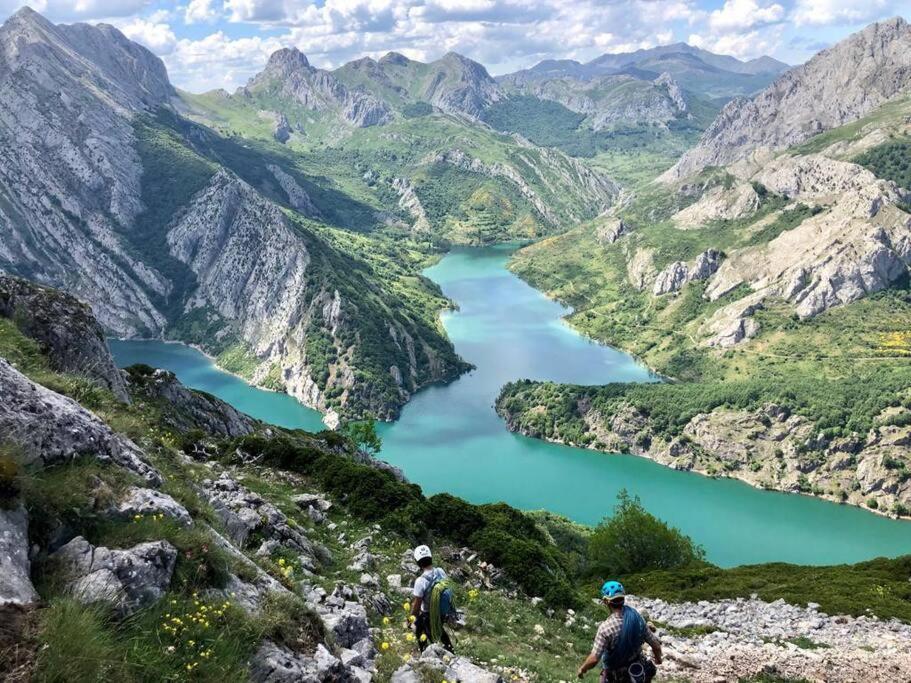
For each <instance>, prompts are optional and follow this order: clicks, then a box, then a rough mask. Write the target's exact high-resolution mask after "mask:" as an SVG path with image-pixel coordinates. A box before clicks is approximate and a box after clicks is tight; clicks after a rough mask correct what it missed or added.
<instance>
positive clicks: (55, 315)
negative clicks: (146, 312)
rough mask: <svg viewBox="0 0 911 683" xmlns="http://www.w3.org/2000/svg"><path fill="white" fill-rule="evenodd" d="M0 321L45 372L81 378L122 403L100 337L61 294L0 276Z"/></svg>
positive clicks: (122, 390) (85, 312)
mask: <svg viewBox="0 0 911 683" xmlns="http://www.w3.org/2000/svg"><path fill="white" fill-rule="evenodd" d="M0 316H2V317H4V318H10V319H11V320H13V321H14V322H15V323H16V326H17V327H18V328H19V330H20V331H21V332H22V333H23V334H24V335H25V336H27V337H30V338H32V339H34V340H35V341H37V342H38V344H39V345H40V346H41V350H42V352H43V353H44V354H45V355H46V356H47V359H48V362H49V363H50V365H51V367H52V368H53V369H54V370H56V371H58V372H63V373H69V374H75V375H81V376H83V377H87V378H89V379H90V380H92V381H93V382H95V383H96V384H98V385H99V386H102V387H104V388H106V389H110V390H111V393H113V394H114V396H116V397H117V398H118V399H120V400H121V401H123V402H125V403H128V402H129V400H130V398H129V395H128V394H127V389H126V385H125V383H124V381H123V376H122V375H121V374H120V370H119V369H118V368H117V365H116V364H115V363H114V359H113V357H112V356H111V352H110V350H109V349H108V345H107V342H106V341H105V338H104V331H103V330H102V329H101V326H100V325H99V324H98V321H97V320H95V316H94V315H92V311H91V309H89V307H88V306H86V305H85V304H84V303H82V302H81V301H79V300H78V299H76V298H75V297H72V296H70V295H69V294H66V293H64V292H61V291H58V290H55V289H50V288H48V287H41V286H39V285H36V284H33V283H31V282H28V281H27V280H22V279H20V278H15V277H10V276H6V275H2V274H0Z"/></svg>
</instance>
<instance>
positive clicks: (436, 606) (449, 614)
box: [423, 569, 458, 642]
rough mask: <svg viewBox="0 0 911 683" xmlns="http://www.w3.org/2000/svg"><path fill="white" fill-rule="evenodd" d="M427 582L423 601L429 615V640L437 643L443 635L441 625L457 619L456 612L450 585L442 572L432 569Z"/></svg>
mask: <svg viewBox="0 0 911 683" xmlns="http://www.w3.org/2000/svg"><path fill="white" fill-rule="evenodd" d="M428 582H429V585H428V586H427V588H426V589H425V591H424V597H423V600H424V601H425V602H426V604H427V609H428V612H429V614H430V637H431V640H433V641H434V642H439V640H440V638H441V637H442V634H443V624H444V623H445V622H453V621H455V620H456V619H458V610H456V607H455V594H454V593H453V591H452V584H451V583H450V582H449V579H448V578H446V576H445V574H444V573H443V571H442V570H440V569H434V570H433V572H432V573H431V575H430V576H429V577H428Z"/></svg>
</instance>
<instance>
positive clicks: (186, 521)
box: [114, 486, 193, 526]
mask: <svg viewBox="0 0 911 683" xmlns="http://www.w3.org/2000/svg"><path fill="white" fill-rule="evenodd" d="M114 513H115V515H117V516H118V517H122V518H124V519H132V518H135V517H136V516H140V517H145V516H152V515H164V516H165V517H169V518H170V519H173V520H174V521H176V522H177V523H178V524H183V525H185V526H190V525H191V524H193V519H192V517H190V513H189V512H187V509H186V508H185V507H184V506H183V505H181V504H180V503H178V502H177V501H176V500H174V499H173V498H172V497H171V496H169V495H168V494H166V493H162V492H161V491H156V490H155V489H145V488H139V487H137V486H131V487H130V488H129V489H127V492H126V494H125V495H124V496H123V498H122V499H121V500H120V501H118V503H117V505H116V506H115V507H114Z"/></svg>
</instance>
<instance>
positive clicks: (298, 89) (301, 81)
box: [243, 48, 392, 128]
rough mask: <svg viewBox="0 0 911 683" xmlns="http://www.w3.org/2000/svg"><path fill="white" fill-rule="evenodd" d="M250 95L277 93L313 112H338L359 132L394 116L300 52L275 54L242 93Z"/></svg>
mask: <svg viewBox="0 0 911 683" xmlns="http://www.w3.org/2000/svg"><path fill="white" fill-rule="evenodd" d="M243 92H246V93H248V94H258V93H277V94H280V95H281V96H284V97H288V98H290V99H293V100H294V101H296V102H298V103H299V104H301V105H302V106H304V107H305V108H306V109H311V110H314V111H336V112H338V113H339V116H340V117H341V118H342V119H344V120H345V121H347V122H348V123H351V124H353V125H355V126H358V127H360V128H365V127H367V126H375V125H379V124H383V123H386V122H387V121H388V120H389V119H390V118H391V115H392V112H391V111H390V110H389V108H388V106H387V105H386V103H385V102H383V101H382V100H379V99H378V98H376V97H374V96H373V95H371V94H370V93H367V92H364V91H362V90H357V89H349V88H347V87H346V86H345V85H344V84H343V83H341V82H340V81H339V80H338V79H337V78H336V77H335V76H334V75H333V74H331V73H330V72H328V71H324V70H322V69H317V68H315V67H313V66H312V65H311V64H310V62H309V61H308V60H307V58H306V56H304V54H303V53H301V52H300V51H299V50H298V49H297V48H284V49H281V50H278V51H277V52H274V53H273V54H272V56H271V57H270V58H269V62H268V63H267V64H266V68H265V69H264V70H263V71H262V72H261V73H260V74H258V75H257V76H256V77H254V78H253V79H251V81H250V82H249V83H248V84H247V85H246V87H245V88H244V89H243Z"/></svg>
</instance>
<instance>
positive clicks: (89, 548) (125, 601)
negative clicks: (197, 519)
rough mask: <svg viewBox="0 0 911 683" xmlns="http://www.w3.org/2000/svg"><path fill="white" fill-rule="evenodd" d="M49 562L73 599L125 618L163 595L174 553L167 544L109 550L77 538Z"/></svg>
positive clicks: (140, 545)
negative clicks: (57, 569)
mask: <svg viewBox="0 0 911 683" xmlns="http://www.w3.org/2000/svg"><path fill="white" fill-rule="evenodd" d="M50 559H51V560H52V561H53V562H55V563H57V564H58V566H60V567H61V568H62V569H63V571H64V572H65V574H66V575H67V577H68V590H69V591H70V592H71V593H72V595H73V597H75V598H76V599H78V600H80V601H81V602H84V603H93V602H107V603H110V604H112V605H114V606H115V607H116V608H117V610H118V611H119V612H120V613H121V614H124V615H126V614H132V613H133V612H135V611H136V610H137V609H141V608H143V607H147V606H149V605H151V604H152V603H154V602H156V601H158V600H160V599H161V597H162V596H163V595H164V594H165V592H166V591H167V590H168V588H169V586H170V585H171V576H172V574H173V573H174V565H175V563H176V562H177V549H176V548H174V546H172V545H171V544H170V543H168V542H167V541H156V542H154V543H140V544H139V545H137V546H134V547H133V548H130V549H129V550H111V549H109V548H102V547H96V546H93V545H92V544H91V543H89V542H88V541H86V540H85V539H84V538H82V537H81V536H77V537H76V538H74V539H73V540H72V541H70V542H69V543H67V544H66V545H65V546H63V547H62V548H60V550H58V551H57V552H55V553H54V554H53V555H51V558H50Z"/></svg>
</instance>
